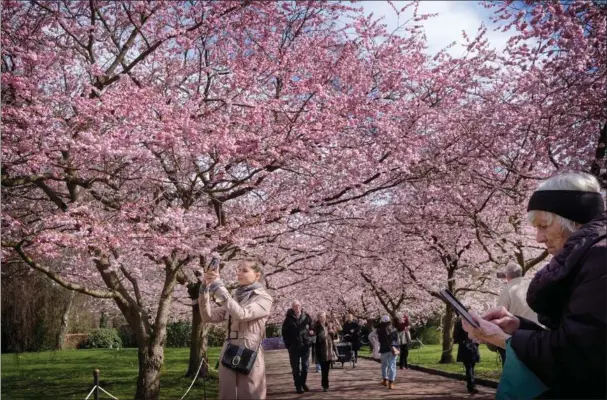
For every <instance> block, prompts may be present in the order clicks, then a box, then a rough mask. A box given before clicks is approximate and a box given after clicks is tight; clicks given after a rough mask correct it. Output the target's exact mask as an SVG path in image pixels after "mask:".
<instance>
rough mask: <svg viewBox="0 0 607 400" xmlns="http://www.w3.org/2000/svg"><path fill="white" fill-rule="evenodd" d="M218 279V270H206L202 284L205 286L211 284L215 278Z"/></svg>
mask: <svg viewBox="0 0 607 400" xmlns="http://www.w3.org/2000/svg"><path fill="white" fill-rule="evenodd" d="M217 279H219V272H215V271H207V272H205V274H204V284H205V286H206V287H209V286H211V283H213V282H214V281H215V280H217Z"/></svg>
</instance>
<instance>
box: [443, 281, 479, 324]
mask: <svg viewBox="0 0 607 400" xmlns="http://www.w3.org/2000/svg"><path fill="white" fill-rule="evenodd" d="M438 294H439V295H440V296H441V298H442V299H443V301H444V302H445V303H447V304H449V305H451V307H453V309H454V310H455V312H456V313H457V314H458V315H459V316H461V317H462V318H463V319H465V320H466V321H468V323H469V324H470V325H472V326H473V327H475V328H480V326H479V324H478V322H476V321H475V320H474V318H472V316H471V315H470V313H468V310H466V307H464V305H463V304H462V303H460V302H459V300H458V299H457V298H456V297H455V295H454V294H453V293H451V291H450V290H449V289H443V290H441V291H439V292H438Z"/></svg>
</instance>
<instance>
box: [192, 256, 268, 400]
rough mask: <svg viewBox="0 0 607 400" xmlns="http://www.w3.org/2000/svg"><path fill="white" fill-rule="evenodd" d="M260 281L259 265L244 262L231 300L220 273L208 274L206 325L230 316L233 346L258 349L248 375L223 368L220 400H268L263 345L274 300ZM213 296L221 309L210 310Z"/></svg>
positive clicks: (202, 299) (203, 296) (203, 301)
mask: <svg viewBox="0 0 607 400" xmlns="http://www.w3.org/2000/svg"><path fill="white" fill-rule="evenodd" d="M260 277H261V265H260V263H259V262H257V261H254V260H245V261H241V262H240V264H239V265H238V285H239V286H238V288H237V289H236V291H235V293H234V296H232V295H230V293H229V292H228V290H227V289H226V288H225V286H224V284H223V282H222V281H221V279H220V278H219V273H217V272H213V271H209V272H206V273H205V276H204V278H205V281H204V282H203V283H204V284H203V285H202V286H201V293H200V296H199V297H198V304H199V308H200V314H201V316H202V320H203V322H214V323H220V322H225V321H228V317H230V316H231V327H230V332H228V337H229V338H230V341H231V343H232V344H235V345H244V346H245V347H247V348H249V349H259V351H258V354H257V359H256V360H255V363H254V364H253V368H252V370H251V372H250V374H249V375H245V374H242V373H238V372H236V371H234V370H232V369H230V368H227V367H225V366H224V365H222V364H220V366H219V399H225V400H228V399H229V400H233V399H238V400H242V399H265V398H266V369H265V368H266V367H265V362H264V354H263V348H262V347H261V341H262V340H263V337H264V335H265V329H266V321H267V320H268V317H269V316H270V310H271V308H272V303H273V300H272V297H271V296H270V295H269V294H268V292H266V290H265V289H264V288H263V286H262V285H261V283H260V282H259V279H260ZM211 295H213V296H214V297H215V298H216V299H217V300H218V301H219V302H221V304H222V305H221V307H213V308H212V307H211V301H210V296H211ZM226 345H227V341H226ZM226 345H224V347H223V349H222V350H221V353H220V355H219V359H221V358H222V357H223V353H224V351H225V349H226Z"/></svg>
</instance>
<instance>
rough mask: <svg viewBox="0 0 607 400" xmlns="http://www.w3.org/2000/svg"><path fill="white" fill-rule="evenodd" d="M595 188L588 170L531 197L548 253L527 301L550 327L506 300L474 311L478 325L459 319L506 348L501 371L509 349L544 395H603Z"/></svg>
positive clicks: (601, 216)
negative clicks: (482, 311)
mask: <svg viewBox="0 0 607 400" xmlns="http://www.w3.org/2000/svg"><path fill="white" fill-rule="evenodd" d="M600 191H601V187H600V185H599V182H598V181H597V180H596V178H595V177H593V176H592V175H589V174H585V173H566V174H562V175H557V176H554V177H552V178H550V179H548V180H546V181H544V182H542V183H541V184H540V186H539V187H538V189H537V190H536V191H535V192H534V193H533V195H532V196H531V199H530V200H529V204H528V206H527V211H528V214H527V217H528V219H529V221H530V222H531V224H532V225H533V226H534V227H535V228H536V232H537V234H536V240H537V241H538V242H539V243H542V244H544V245H545V246H546V250H547V251H548V253H550V254H551V255H552V256H553V257H552V259H551V260H550V262H549V263H548V264H547V265H546V266H545V267H544V268H542V269H541V270H540V271H538V272H537V273H536V274H535V276H534V277H533V280H532V281H531V283H530V285H529V289H528V291H527V303H528V304H529V306H530V307H531V309H533V310H534V311H535V312H537V314H538V320H539V322H540V323H541V324H542V325H544V326H546V327H547V328H548V329H544V328H542V327H540V326H539V325H537V324H535V323H533V322H531V321H529V320H526V319H524V318H522V317H519V316H515V315H513V314H511V313H510V312H508V311H507V310H506V309H505V308H504V307H501V308H496V309H493V310H490V311H488V312H487V313H485V314H484V315H483V316H482V318H478V317H475V318H476V319H477V321H478V322H479V324H480V328H479V329H475V328H473V327H472V326H470V325H469V324H467V323H464V329H466V331H468V332H469V333H470V334H471V335H472V336H474V337H476V338H478V339H479V340H482V341H484V342H487V343H491V344H494V345H496V346H499V347H502V348H504V347H505V348H506V349H507V350H508V349H511V350H512V351H513V353H509V354H508V357H507V358H506V363H505V365H504V372H506V371H507V369H508V365H509V363H510V358H511V357H510V354H513V356H516V357H514V358H515V359H518V360H515V361H513V362H517V361H518V362H522V363H523V364H524V366H525V367H527V368H528V369H529V370H530V371H531V372H532V373H533V374H535V376H536V377H537V378H539V380H541V382H542V383H543V384H544V385H543V386H545V387H547V389H542V388H539V387H534V390H544V391H543V392H540V393H539V394H538V395H539V396H541V398H571V399H582V398H593V399H594V398H597V399H598V398H600V399H605V398H606V397H607V393H606V392H607V391H606V387H607V370H606V364H607V362H606V359H607V340H606V338H607V329H606V326H607V290H605V287H606V285H607V280H606V279H607V278H606V276H607V262H606V260H607V241H606V239H605V238H606V236H607V228H606V224H607V215H606V214H605V203H604V199H603V197H602V196H601V193H600ZM502 376H504V374H502ZM500 385H501V383H500ZM504 386H506V385H504ZM508 387H509V388H511V390H512V391H516V389H517V388H516V387H515V385H509V386H508ZM498 392H499V389H498Z"/></svg>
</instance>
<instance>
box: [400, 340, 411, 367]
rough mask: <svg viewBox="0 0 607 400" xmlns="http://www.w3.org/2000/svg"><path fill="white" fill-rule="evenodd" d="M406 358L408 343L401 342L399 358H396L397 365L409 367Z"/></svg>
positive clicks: (407, 356) (407, 355)
mask: <svg viewBox="0 0 607 400" xmlns="http://www.w3.org/2000/svg"><path fill="white" fill-rule="evenodd" d="M407 358H409V345H408V344H401V345H400V358H399V360H398V366H399V367H401V368H402V367H405V368H409V364H408V363H407Z"/></svg>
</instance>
